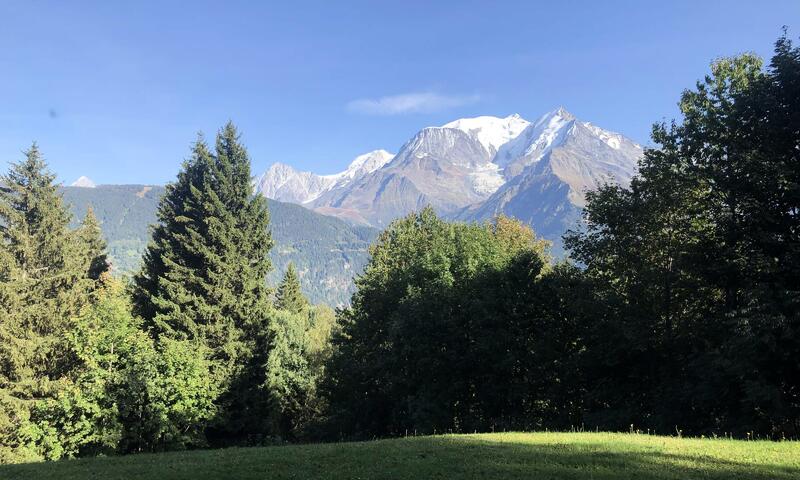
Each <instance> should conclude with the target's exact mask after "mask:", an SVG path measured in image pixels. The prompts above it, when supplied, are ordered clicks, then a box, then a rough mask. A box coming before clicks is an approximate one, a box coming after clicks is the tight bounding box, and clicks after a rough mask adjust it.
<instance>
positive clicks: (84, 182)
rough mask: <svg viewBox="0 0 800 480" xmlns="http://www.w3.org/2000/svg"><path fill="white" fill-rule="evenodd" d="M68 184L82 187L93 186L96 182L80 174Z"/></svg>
mask: <svg viewBox="0 0 800 480" xmlns="http://www.w3.org/2000/svg"><path fill="white" fill-rule="evenodd" d="M69 186H70V187H82V188H95V187H96V186H97V184H96V183H94V182H93V181H92V179H91V178H89V177H86V176H83V175H81V176H80V177H78V179H77V180H75V181H74V182H72V183H71V184H70V185H69Z"/></svg>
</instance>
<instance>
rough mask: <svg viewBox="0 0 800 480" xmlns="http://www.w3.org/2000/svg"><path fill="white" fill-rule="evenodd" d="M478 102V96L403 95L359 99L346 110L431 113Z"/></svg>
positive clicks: (383, 112) (375, 113)
mask: <svg viewBox="0 0 800 480" xmlns="http://www.w3.org/2000/svg"><path fill="white" fill-rule="evenodd" d="M478 101H480V96H479V95H442V94H439V93H434V92H418V93H403V94H400V95H390V96H387V97H380V98H360V99H358V100H353V101H351V102H349V103H348V104H347V110H348V111H350V112H354V113H361V114H365V115H402V114H406V113H433V112H440V111H442V110H447V109H448V108H455V107H460V106H463V105H470V104H473V103H476V102H478Z"/></svg>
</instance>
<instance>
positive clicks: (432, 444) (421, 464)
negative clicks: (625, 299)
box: [0, 436, 800, 480]
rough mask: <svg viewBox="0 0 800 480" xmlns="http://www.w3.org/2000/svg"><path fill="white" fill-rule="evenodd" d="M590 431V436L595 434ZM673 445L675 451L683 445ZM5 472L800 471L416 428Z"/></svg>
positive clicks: (798, 458)
mask: <svg viewBox="0 0 800 480" xmlns="http://www.w3.org/2000/svg"><path fill="white" fill-rule="evenodd" d="M589 438H591V437H589ZM676 450H678V451H677V452H676ZM0 478H2V479H6V478H8V479H23V478H25V479H27V478H36V479H46V478H58V479H79V478H80V479H85V478H98V479H99V478H102V479H122V478H125V479H139V478H141V479H144V478H159V479H167V480H169V479H192V480H200V479H212V478H214V479H216V478H232V479H233V478H242V479H256V478H258V479H284V478H287V479H288V478H297V479H301V478H302V479H309V480H314V479H342V478H358V479H425V478H458V479H522V478H525V479H531V478H535V479H553V480H562V479H578V478H580V479H586V478H592V479H597V480H606V479H608V480H610V479H634V478H636V479H657V480H662V479H663V480H667V479H676V480H677V479H681V480H684V479H694V478H702V479H711V480H716V479H754V480H761V479H764V480H766V479H770V480H772V479H797V478H800V444H791V445H790V444H771V443H767V442H763V443H756V442H753V443H752V444H747V445H741V444H737V443H733V442H731V443H729V444H725V443H724V442H723V443H711V442H694V443H685V444H680V447H679V448H675V447H674V446H671V447H667V446H664V447H663V448H662V446H661V444H660V443H659V441H658V440H657V439H656V438H655V437H654V440H653V441H652V442H648V441H645V442H641V441H637V442H627V441H626V440H625V438H624V436H616V437H612V438H611V439H610V440H609V441H605V440H596V439H592V440H585V438H584V439H578V440H574V441H573V440H567V441H561V442H559V441H549V440H547V441H541V442H540V441H537V442H536V443H526V442H521V441H520V442H517V441H513V440H511V439H504V440H491V439H490V440H486V439H483V438H481V437H471V436H470V437H461V436H445V437H417V438H409V439H398V440H383V441H377V442H365V443H340V444H320V445H294V446H285V447H273V448H266V449H259V448H232V449H224V450H207V451H194V452H180V453H169V454H160V455H130V456H125V457H116V458H102V459H82V460H76V461H62V462H56V463H45V464H27V465H13V466H4V467H0Z"/></svg>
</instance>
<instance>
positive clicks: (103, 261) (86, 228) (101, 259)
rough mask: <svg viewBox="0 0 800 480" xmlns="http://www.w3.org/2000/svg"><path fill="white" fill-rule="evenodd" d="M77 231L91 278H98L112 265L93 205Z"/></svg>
mask: <svg viewBox="0 0 800 480" xmlns="http://www.w3.org/2000/svg"><path fill="white" fill-rule="evenodd" d="M77 233H78V238H79V244H80V245H81V246H82V247H83V252H82V255H83V261H84V262H86V265H87V266H88V272H89V278H91V279H93V280H98V279H99V278H100V276H101V275H102V274H103V273H105V272H107V271H108V269H109V267H110V265H109V263H108V255H106V241H105V240H104V239H103V231H102V230H101V228H100V222H98V221H97V217H96V216H95V215H94V210H93V209H92V208H91V207H89V209H88V210H86V215H85V216H84V217H83V222H81V226H80V228H79V229H78V232H77Z"/></svg>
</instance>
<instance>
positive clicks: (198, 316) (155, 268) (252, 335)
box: [133, 123, 272, 437]
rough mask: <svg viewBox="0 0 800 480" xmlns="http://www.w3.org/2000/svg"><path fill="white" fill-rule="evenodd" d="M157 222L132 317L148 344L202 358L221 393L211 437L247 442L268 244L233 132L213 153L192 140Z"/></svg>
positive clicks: (228, 130) (265, 313)
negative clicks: (177, 345)
mask: <svg viewBox="0 0 800 480" xmlns="http://www.w3.org/2000/svg"><path fill="white" fill-rule="evenodd" d="M158 220H159V221H158V224H157V225H156V226H155V228H154V231H153V239H152V242H151V243H150V245H149V246H148V248H147V251H146V253H145V257H144V262H143V266H142V269H141V271H140V272H139V273H138V274H137V275H136V276H135V278H134V289H133V300H134V307H135V311H136V313H138V314H139V315H141V316H142V317H143V318H144V321H145V324H146V325H147V327H148V328H149V330H150V331H151V332H152V335H153V336H154V337H155V338H156V339H159V338H162V337H167V338H172V339H187V340H190V341H196V342H200V343H202V344H203V345H204V346H205V347H207V348H208V349H209V351H210V352H211V358H210V360H211V362H212V365H213V372H212V374H213V377H214V379H215V381H216V382H217V387H218V388H219V391H220V392H222V394H221V396H220V398H219V399H218V402H217V403H218V408H219V410H220V412H221V414H220V420H219V425H218V428H217V431H216V432H214V435H218V436H226V437H229V436H231V435H233V436H236V435H239V434H240V433H241V434H243V435H244V434H245V433H246V434H250V433H252V432H245V431H246V430H249V429H250V428H256V429H257V428H258V427H257V426H256V423H257V422H255V423H254V422H251V419H248V418H247V417H248V415H250V414H249V413H248V412H251V411H254V410H255V411H257V410H258V409H259V408H260V407H259V406H258V405H257V404H258V403H259V402H258V401H257V400H253V398H251V397H253V396H256V393H255V392H252V391H250V390H251V389H252V388H255V387H253V386H254V385H261V384H263V380H262V381H259V377H263V368H262V367H263V365H264V363H265V358H266V357H265V356H266V352H265V350H266V348H267V345H268V342H267V340H266V339H265V338H264V335H265V332H266V330H267V328H266V326H267V322H268V319H269V317H270V315H271V307H272V306H271V303H270V301H269V295H270V292H269V289H268V287H267V284H266V276H267V273H268V272H269V271H270V269H271V268H272V266H271V262H270V259H269V256H268V254H269V250H270V248H271V247H272V238H271V234H270V232H269V230H268V226H269V213H268V211H267V204H266V200H265V199H264V198H263V197H261V196H258V195H253V190H252V185H251V175H250V159H249V157H248V155H247V151H246V150H245V148H244V147H243V146H242V145H241V143H240V142H239V134H238V132H237V130H236V128H235V127H234V126H233V124H232V123H228V124H227V125H226V126H225V127H224V128H223V129H222V130H221V131H220V132H219V133H218V134H217V138H216V144H215V152H214V153H212V152H211V151H210V150H209V148H208V146H207V145H206V143H205V141H204V140H203V138H202V137H200V138H198V140H197V142H195V145H194V147H193V150H192V155H191V157H190V159H189V160H188V161H186V162H185V163H184V165H183V169H182V171H181V172H180V173H179V174H178V179H177V181H176V182H175V183H172V184H170V185H169V186H168V187H167V191H166V194H165V195H164V198H163V199H162V201H161V204H160V206H159V211H158ZM245 379H247V380H245ZM253 415H254V416H257V415H258V414H257V413H255V412H254V413H253Z"/></svg>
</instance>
